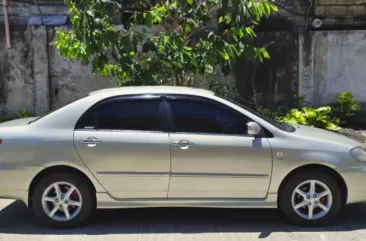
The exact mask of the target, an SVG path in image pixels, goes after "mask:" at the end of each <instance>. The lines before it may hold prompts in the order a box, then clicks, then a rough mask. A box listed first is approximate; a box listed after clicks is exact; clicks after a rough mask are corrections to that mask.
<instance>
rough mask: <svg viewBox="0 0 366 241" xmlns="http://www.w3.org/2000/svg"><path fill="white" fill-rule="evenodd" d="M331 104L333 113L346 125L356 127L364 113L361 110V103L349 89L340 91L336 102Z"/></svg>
mask: <svg viewBox="0 0 366 241" xmlns="http://www.w3.org/2000/svg"><path fill="white" fill-rule="evenodd" d="M331 106H332V113H331V115H332V116H333V117H336V118H339V119H340V124H341V125H342V126H345V127H352V128H354V127H355V126H357V125H358V122H359V119H360V118H361V117H362V115H363V114H362V112H361V104H360V103H359V102H358V101H356V99H355V98H354V97H353V95H352V94H351V93H350V92H347V91H345V92H342V93H339V94H338V95H337V97H336V100H335V103H333V104H332V105H331Z"/></svg>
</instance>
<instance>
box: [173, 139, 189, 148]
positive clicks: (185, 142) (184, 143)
mask: <svg viewBox="0 0 366 241" xmlns="http://www.w3.org/2000/svg"><path fill="white" fill-rule="evenodd" d="M173 145H174V146H178V147H179V148H180V149H182V150H187V149H188V148H189V147H191V146H194V143H192V142H190V141H188V140H180V141H173Z"/></svg>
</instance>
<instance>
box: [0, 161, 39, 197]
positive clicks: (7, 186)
mask: <svg viewBox="0 0 366 241" xmlns="http://www.w3.org/2000/svg"><path fill="white" fill-rule="evenodd" d="M42 169H43V167H42V166H18V165H3V164H0V198H8V199H18V200H22V201H24V202H25V203H26V204H27V202H28V189H29V185H30V183H31V182H32V180H33V178H34V177H35V176H36V175H37V173H39V172H40V171H41V170H42Z"/></svg>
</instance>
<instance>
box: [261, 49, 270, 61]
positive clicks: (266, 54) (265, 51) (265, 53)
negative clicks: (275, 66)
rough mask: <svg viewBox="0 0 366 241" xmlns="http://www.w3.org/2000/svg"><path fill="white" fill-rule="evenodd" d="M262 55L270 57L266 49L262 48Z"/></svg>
mask: <svg viewBox="0 0 366 241" xmlns="http://www.w3.org/2000/svg"><path fill="white" fill-rule="evenodd" d="M262 55H263V57H264V58H265V59H270V58H271V57H270V56H269V53H268V52H267V50H266V49H263V50H262Z"/></svg>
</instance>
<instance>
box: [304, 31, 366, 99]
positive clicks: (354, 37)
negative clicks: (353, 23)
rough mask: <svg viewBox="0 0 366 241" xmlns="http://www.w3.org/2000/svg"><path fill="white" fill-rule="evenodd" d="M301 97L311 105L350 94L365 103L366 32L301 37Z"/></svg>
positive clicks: (305, 35)
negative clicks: (343, 92) (342, 94)
mask: <svg viewBox="0 0 366 241" xmlns="http://www.w3.org/2000/svg"><path fill="white" fill-rule="evenodd" d="M299 46H300V49H299V59H300V61H299V75H300V76H299V77H300V78H299V94H300V95H301V96H305V98H306V101H308V102H310V103H311V104H312V105H320V104H328V103H331V102H333V101H334V99H335V97H336V95H337V93H339V92H342V91H346V90H347V91H350V92H351V93H352V94H353V95H354V96H355V98H356V99H357V100H359V101H362V102H366V31H365V30H363V31H360V30H358V31H322V32H305V33H302V34H300V45H299Z"/></svg>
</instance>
